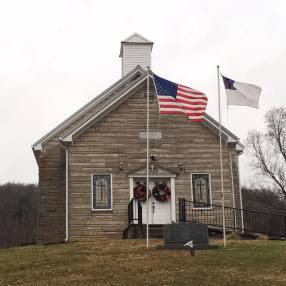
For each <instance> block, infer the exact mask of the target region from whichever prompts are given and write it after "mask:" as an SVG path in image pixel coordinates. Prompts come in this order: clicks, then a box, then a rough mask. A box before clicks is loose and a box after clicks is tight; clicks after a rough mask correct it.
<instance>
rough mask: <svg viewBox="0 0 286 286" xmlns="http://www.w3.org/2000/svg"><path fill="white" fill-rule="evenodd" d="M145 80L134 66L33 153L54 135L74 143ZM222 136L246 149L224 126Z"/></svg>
mask: <svg viewBox="0 0 286 286" xmlns="http://www.w3.org/2000/svg"><path fill="white" fill-rule="evenodd" d="M149 77H150V79H152V75H150V74H149ZM146 80H147V72H146V71H144V70H143V69H142V68H141V67H140V66H137V67H135V68H134V69H133V70H132V71H131V72H129V73H128V74H126V75H125V76H124V77H122V78H121V79H120V80H119V81H117V82H116V83H115V84H113V85H112V86H110V87H109V88H108V89H106V90H105V91H104V92H102V93H101V94H100V95H98V96H97V97H95V98H94V99H93V100H92V101H90V102H89V103H88V104H86V105H85V106H83V107H82V108H81V109H79V110H78V111H77V112H75V113H74V114H73V115H72V116H70V117H69V118H68V119H66V120H65V121H63V122H62V123H61V124H59V125H58V126H57V127H55V128H54V129H53V130H52V131H50V132H49V133H47V134H46V135H45V136H43V137H42V138H41V139H39V140H38V141H37V142H35V143H34V144H33V145H32V148H33V150H34V151H41V150H42V146H43V145H44V144H45V143H47V142H49V141H50V140H51V139H52V138H54V137H55V136H58V138H59V137H60V136H62V137H61V138H59V139H60V140H61V141H62V142H63V143H71V142H73V141H74V140H75V139H76V138H77V137H78V136H79V135H80V134H81V133H82V132H84V131H85V130H86V129H87V128H89V127H90V126H92V125H93V124H94V123H95V122H97V121H98V120H100V119H101V118H103V117H104V116H106V115H107V114H108V113H109V112H110V111H112V110H113V109H114V108H116V107H117V106H118V105H119V104H121V103H122V102H123V101H125V100H126V99H127V98H128V97H129V96H131V95H132V94H133V93H134V92H135V91H136V90H137V89H138V88H140V87H141V86H142V85H144V84H145V81H146ZM90 110H93V112H92V114H91V115H90V116H87V114H88V113H89V112H90ZM204 119H205V120H204V121H203V122H202V124H203V125H204V126H206V127H207V128H209V129H210V130H211V131H212V132H214V133H215V134H217V135H218V134H219V123H218V122H217V121H216V120H214V119H213V118H212V117H211V116H209V115H208V114H205V116H204ZM78 120H81V121H80V122H79V124H77V125H74V126H73V123H74V122H77V121H78ZM221 133H222V138H223V139H224V140H225V141H226V142H227V143H236V148H237V150H238V151H242V150H243V145H242V144H241V143H240V142H239V138H238V137H237V136H235V135H234V134H233V133H232V132H230V131H229V130H228V129H227V128H225V127H223V126H222V128H221ZM62 134H63V135H62Z"/></svg>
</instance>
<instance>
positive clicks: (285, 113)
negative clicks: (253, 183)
mask: <svg viewBox="0 0 286 286" xmlns="http://www.w3.org/2000/svg"><path fill="white" fill-rule="evenodd" d="M265 124H266V128H265V132H264V133H263V132H259V131H257V130H251V131H249V133H248V137H247V140H246V144H247V147H248V152H249V153H250V155H251V156H252V157H253V161H252V163H251V164H252V166H253V167H254V168H255V169H256V170H257V171H258V173H259V174H261V175H263V176H264V177H266V178H268V181H269V182H270V183H272V184H273V185H274V186H275V187H276V189H278V193H279V194H280V195H282V197H283V198H284V199H286V108H285V107H280V108H272V109H270V110H269V111H268V112H267V113H266V114H265Z"/></svg>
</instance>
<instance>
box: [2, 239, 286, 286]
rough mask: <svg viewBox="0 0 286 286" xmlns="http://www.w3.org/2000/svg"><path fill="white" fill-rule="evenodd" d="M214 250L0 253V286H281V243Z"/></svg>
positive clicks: (70, 247) (139, 247)
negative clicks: (192, 254)
mask: <svg viewBox="0 0 286 286" xmlns="http://www.w3.org/2000/svg"><path fill="white" fill-rule="evenodd" d="M211 243H212V244H219V245H220V246H219V248H218V249H215V250H207V251H197V252H196V256H191V255H190V254H189V252H188V251H184V250H183V251H180V250H178V251H177V250H172V251H171V250H162V249H158V248H157V247H158V246H160V245H162V244H163V242H162V241H161V240H151V241H150V245H151V248H150V250H149V251H146V248H145V241H144V240H120V239H118V240H116V239H113V240H111V239H99V240H97V241H96V242H88V243H66V244H57V245H49V246H40V245H36V246H25V247H15V248H10V249H2V250H0V285H1V286H2V285H100V286H104V285H124V286H128V285H132V286H133V285H135V286H139V285H188V286H189V285H197V286H204V285H220V286H223V285H244V286H246V285H252V286H255V285H267V286H270V285H271V286H272V285H286V242H281V241H267V240H263V241H262V240H259V241H258V240H256V241H229V242H228V247H227V248H226V249H224V248H223V247H222V246H221V242H220V241H217V242H216V241H212V242H211Z"/></svg>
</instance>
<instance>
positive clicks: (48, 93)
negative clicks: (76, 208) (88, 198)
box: [0, 0, 286, 184]
mask: <svg viewBox="0 0 286 286" xmlns="http://www.w3.org/2000/svg"><path fill="white" fill-rule="evenodd" d="M285 11H286V1H284V0H281V1H279V0H273V1H261V0H260V1H258V0H252V1H246V0H240V1H231V0H225V1H222V0H216V1H213V0H209V1H207V0H202V1H194V0H187V1H184V0H180V1H169V0H157V1H152V0H151V1H149V0H145V1H141V2H138V1H125V0H121V1H109V0H105V1H88V0H81V1H73V0H69V1H63V0H56V1H53V0H49V1H40V0H36V1H31V0H25V1H21V0H19V1H15V0H9V1H5V0H2V1H0V130H1V141H0V184H3V183H5V182H8V181H9V182H24V183H29V182H34V183H37V181H38V168H37V163H36V160H35V158H34V155H33V152H32V149H31V145H32V144H33V143H34V142H35V141H37V140H38V139H39V138H40V137H42V136H43V135H45V134H46V133H47V132H48V131H50V130H51V129H52V128H54V127H55V126H56V125H57V124H59V123H61V122H62V121H63V120H65V119H66V118H67V117H68V116H70V115H71V114H72V113H74V112H75V111H76V110H78V109H79V108H80V107H82V106H83V105H84V104H86V103H87V102H88V101H90V100H91V99H92V98H94V97H95V96H97V95H98V94H99V93H101V92H102V91H103V90H105V89H106V88H108V87H109V86H110V85H111V84H113V83H114V82H115V81H117V80H118V79H120V77H121V60H120V58H119V50H120V42H121V41H122V40H124V39H125V38H127V37H128V36H129V35H131V34H132V33H134V32H137V33H139V34H141V35H143V36H144V37H146V38H148V39H150V40H152V41H153V42H154V47H153V52H152V69H153V71H155V72H156V73H157V74H159V75H160V76H162V77H164V78H167V79H169V80H172V81H174V82H178V83H181V84H184V85H187V86H191V87H193V88H195V89H198V90H200V91H203V92H204V93H206V94H207V95H208V98H209V103H208V107H207V112H208V114H210V115H211V116H212V117H214V118H215V119H218V99H217V98H218V95H217V68H216V66H217V65H220V71H221V72H222V74H224V75H226V76H228V77H230V78H232V79H234V80H236V81H241V82H248V83H253V84H256V85H259V86H260V87H261V88H262V94H261V99H260V108H259V109H253V108H248V107H239V106H231V107H229V109H228V110H227V108H226V99H225V92H224V90H222V91H221V93H222V123H223V124H224V125H225V126H226V127H228V128H229V129H230V130H231V131H232V132H233V133H235V134H236V135H237V136H238V137H239V138H241V141H242V142H244V140H245V138H246V136H247V132H248V130H250V129H258V130H263V124H264V119H263V116H264V114H265V112H266V111H267V110H268V109H270V108H271V107H279V106H282V105H284V104H285V99H284V98H285V96H286V85H285V82H284V80H285V79H286V37H285V35H286V17H285ZM248 165H249V158H248V157H247V155H246V154H243V155H242V156H241V157H240V172H241V180H242V183H244V182H246V181H247V180H248V179H249V176H250V173H251V171H250V169H249V167H248Z"/></svg>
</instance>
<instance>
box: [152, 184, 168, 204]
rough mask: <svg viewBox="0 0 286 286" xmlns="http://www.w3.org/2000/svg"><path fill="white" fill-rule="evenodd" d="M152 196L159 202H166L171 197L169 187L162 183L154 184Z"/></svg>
mask: <svg viewBox="0 0 286 286" xmlns="http://www.w3.org/2000/svg"><path fill="white" fill-rule="evenodd" d="M152 194H153V196H154V198H155V199H156V200H157V201H159V202H166V201H168V200H169V199H170V197H171V191H170V188H169V187H168V186H166V185H164V184H162V183H159V184H156V185H155V187H154V188H153V190H152Z"/></svg>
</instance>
